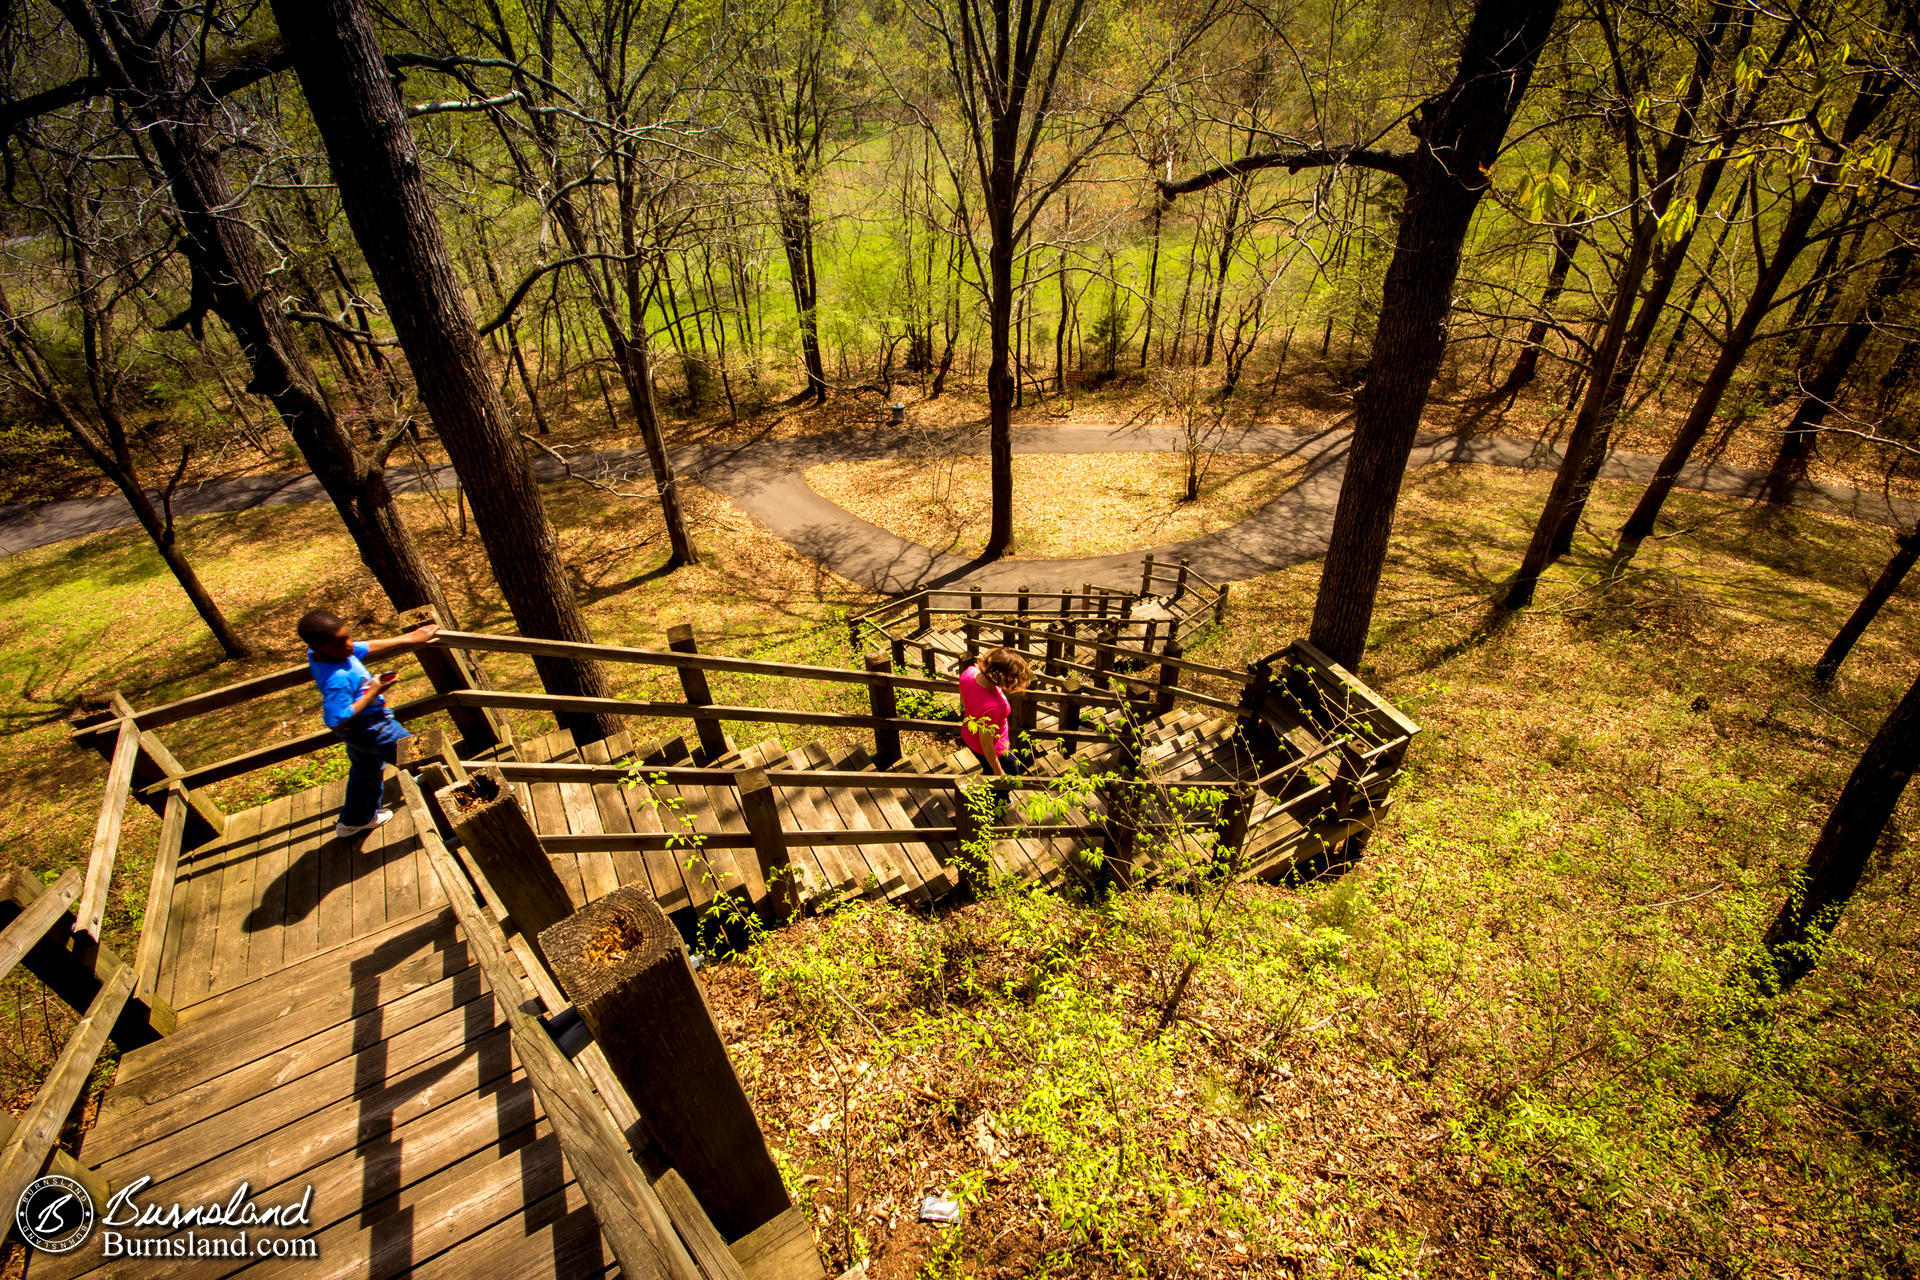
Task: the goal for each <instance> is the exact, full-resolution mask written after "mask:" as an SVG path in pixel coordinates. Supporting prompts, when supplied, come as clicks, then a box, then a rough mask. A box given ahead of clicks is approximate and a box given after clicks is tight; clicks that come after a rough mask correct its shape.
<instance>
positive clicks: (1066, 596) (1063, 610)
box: [1060, 590, 1073, 622]
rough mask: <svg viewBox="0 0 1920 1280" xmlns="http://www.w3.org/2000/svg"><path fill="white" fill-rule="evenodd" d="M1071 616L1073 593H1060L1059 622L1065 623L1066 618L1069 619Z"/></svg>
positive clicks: (1069, 591)
mask: <svg viewBox="0 0 1920 1280" xmlns="http://www.w3.org/2000/svg"><path fill="white" fill-rule="evenodd" d="M1072 616H1073V592H1072V591H1071V590H1068V591H1062V592H1061V593H1060V620H1061V621H1062V622H1065V621H1066V620H1067V619H1068V618H1071V617H1072Z"/></svg>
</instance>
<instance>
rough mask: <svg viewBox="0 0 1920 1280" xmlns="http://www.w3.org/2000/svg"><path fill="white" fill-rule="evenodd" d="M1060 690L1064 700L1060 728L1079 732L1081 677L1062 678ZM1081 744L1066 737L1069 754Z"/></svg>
mask: <svg viewBox="0 0 1920 1280" xmlns="http://www.w3.org/2000/svg"><path fill="white" fill-rule="evenodd" d="M1060 692H1061V694H1062V696H1063V701H1062V702H1061V703H1060V728H1061V729H1062V730H1064V731H1066V732H1068V733H1077V732H1079V730H1080V677H1079V676H1073V675H1070V676H1068V677H1067V678H1066V679H1064V680H1062V681H1061V682H1060ZM1079 746H1080V744H1079V743H1077V742H1075V741H1074V740H1073V739H1071V738H1068V739H1066V750H1067V754H1068V755H1072V754H1073V753H1074V752H1075V751H1077V750H1078V749H1079Z"/></svg>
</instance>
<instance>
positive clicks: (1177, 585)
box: [1173, 556, 1190, 600]
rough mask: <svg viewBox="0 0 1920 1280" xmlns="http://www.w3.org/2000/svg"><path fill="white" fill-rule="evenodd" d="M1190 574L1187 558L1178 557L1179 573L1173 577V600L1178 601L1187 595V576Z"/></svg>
mask: <svg viewBox="0 0 1920 1280" xmlns="http://www.w3.org/2000/svg"><path fill="white" fill-rule="evenodd" d="M1189 572H1190V570H1189V568H1188V565H1187V558H1186V557H1185V556H1181V557H1180V571H1179V572H1178V573H1176V574H1175V575H1174V577H1173V598H1174V599H1175V600H1179V599H1180V598H1181V597H1183V596H1185V595H1186V594H1187V574H1188V573H1189Z"/></svg>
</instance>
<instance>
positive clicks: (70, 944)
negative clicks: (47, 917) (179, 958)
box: [0, 871, 179, 1050]
mask: <svg viewBox="0 0 1920 1280" xmlns="http://www.w3.org/2000/svg"><path fill="white" fill-rule="evenodd" d="M47 892H48V891H47V890H46V889H45V888H44V887H42V886H41V884H40V882H39V881H38V880H36V879H34V878H33V876H31V875H30V874H28V873H26V872H24V871H10V872H8V873H7V874H6V875H4V876H0V929H4V928H5V927H6V926H7V925H9V924H12V923H13V921H14V920H16V919H18V918H19V917H20V916H21V915H22V914H23V913H24V912H26V911H27V910H28V909H29V908H31V907H32V906H33V905H34V903H36V902H38V901H39V900H40V898H41V896H42V895H43V894H45V893H47ZM20 962H21V963H22V964H24V965H26V967H27V971H28V972H29V973H31V974H33V976H34V977H36V978H38V979H40V981H42V982H44V983H46V984H47V988H48V989H49V990H50V991H52V992H53V993H54V994H55V995H57V996H59V997H60V998H61V999H62V1000H64V1001H66V1002H67V1004H68V1005H69V1006H70V1007H72V1008H73V1009H76V1010H86V1009H88V1008H91V1007H92V1006H93V1002H94V1001H95V1000H96V999H98V998H99V995H100V992H101V991H102V990H103V989H104V988H105V987H106V986H107V985H108V984H109V983H111V982H112V981H113V980H114V979H115V978H116V977H117V976H118V975H119V974H120V972H121V971H122V970H126V971H127V973H128V990H129V991H131V990H132V989H133V978H134V974H133V973H132V970H131V968H130V967H129V966H128V964H127V963H126V961H124V960H122V959H121V958H120V956H119V955H118V953H116V952H115V951H114V950H113V948H111V947H109V946H107V945H105V944H104V943H100V942H96V941H95V940H94V939H93V938H91V937H89V936H87V935H86V934H84V933H81V934H76V933H75V932H74V928H73V915H72V913H71V911H69V910H65V909H63V910H62V911H61V912H60V913H59V914H58V915H57V916H56V917H55V919H54V922H53V926H52V927H51V928H50V929H48V930H47V931H46V932H45V933H44V934H42V935H41V937H40V941H39V942H37V943H35V944H33V945H32V946H30V947H28V948H27V950H26V954H25V955H23V956H21V957H20ZM178 1023H179V1018H178V1017H177V1016H176V1015H175V1014H174V1011H173V1010H172V1008H170V1007H169V1006H168V1005H166V1004H165V1003H163V1002H161V1001H159V1000H155V999H140V1000H133V1001H129V1002H127V1003H126V1004H125V1006H124V1007H123V1008H122V1009H121V1010H120V1011H119V1015H118V1018H117V1020H116V1021H115V1022H114V1023H113V1026H112V1028H111V1030H110V1031H109V1033H108V1034H109V1035H110V1037H111V1038H112V1040H113V1042H114V1043H115V1044H117V1045H119V1046H120V1048H121V1049H122V1050H126V1049H137V1048H139V1047H140V1046H141V1045H143V1044H152V1043H153V1042H154V1041H155V1040H158V1039H159V1038H160V1037H162V1036H165V1035H171V1034H172V1033H173V1029H174V1027H175V1026H176V1025H178Z"/></svg>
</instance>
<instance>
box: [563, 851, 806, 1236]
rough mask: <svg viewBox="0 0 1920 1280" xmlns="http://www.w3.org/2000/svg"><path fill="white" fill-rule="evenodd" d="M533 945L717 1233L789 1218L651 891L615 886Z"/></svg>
mask: <svg viewBox="0 0 1920 1280" xmlns="http://www.w3.org/2000/svg"><path fill="white" fill-rule="evenodd" d="M540 945H541V950H542V951H543V952H544V953H545V955H546V957H547V961H548V963H549V964H550V965H551V966H552V968H553V976H554V978H555V980H556V981H558V982H559V984H560V989H561V990H562V991H563V992H564V993H565V994H566V997H567V999H568V1000H570V1001H572V1002H573V1007H574V1008H575V1009H577V1010H579V1012H580V1017H581V1019H582V1020H583V1021H584V1022H585V1023H586V1024H587V1027H588V1029H590V1030H591V1031H592V1032H593V1038H594V1040H595V1042H596V1043H597V1044H599V1046H600V1048H601V1050H602V1052H604V1053H605V1054H606V1057H607V1061H608V1063H610V1064H611V1065H612V1067H613V1073H614V1075H616V1076H617V1077H619V1080H620V1083H621V1084H622V1085H623V1086H625V1088H626V1092H627V1096H628V1097H629V1098H631V1099H632V1100H633V1104H634V1106H635V1108H636V1109H638V1111H639V1112H640V1115H641V1118H642V1119H644V1120H645V1121H646V1125H647V1129H648V1131H649V1132H651V1133H652V1134H653V1136H654V1138H655V1140H656V1141H658V1142H659V1144H660V1147H661V1149H662V1151H663V1152H664V1154H665V1156H666V1163H667V1164H668V1165H669V1166H671V1167H672V1168H674V1169H677V1170H678V1171H679V1173H680V1176H681V1177H683V1178H685V1179H686V1180H687V1185H688V1186H689V1187H690V1188H692V1190H693V1194H694V1197H695V1198H696V1199H698V1200H699V1201H700V1204H701V1207H703V1208H704V1209H705V1210H706V1211H707V1216H708V1217H709V1218H710V1219H712V1221H713V1225H714V1226H715V1227H716V1228H717V1229H718V1230H719V1232H720V1234H721V1236H722V1237H724V1238H725V1239H728V1240H738V1239H739V1238H741V1237H742V1236H744V1235H746V1234H747V1233H748V1232H750V1231H752V1230H753V1229H754V1228H756V1227H758V1226H760V1225H762V1224H763V1223H766V1222H769V1221H771V1220H772V1219H773V1218H775V1217H776V1216H778V1215H779V1214H781V1213H782V1212H784V1211H785V1210H786V1209H787V1208H788V1206H789V1204H790V1201H789V1200H788V1199H787V1191H786V1187H785V1186H783V1185H782V1184H781V1181H780V1171H779V1169H778V1168H776V1167H775V1165H774V1163H773V1156H772V1154H771V1153H769V1152H768V1150H767V1141H766V1138H765V1136H764V1135H762V1133H761V1132H760V1124H759V1121H758V1120H757V1119H755V1117H754V1114H753V1104H752V1103H751V1102H750V1101H749V1100H748V1098H747V1091H746V1089H745V1088H744V1087H743V1086H742V1085H741V1083H740V1076H739V1074H738V1073H737V1072H735V1070H734V1068H733V1061H732V1059H731V1058H729V1057H728V1056H727V1046H726V1043H725V1042H724V1041H723V1040H722V1039H721V1038H720V1028H719V1026H718V1025H717V1024H716V1023H715V1022H714V1018H713V1011H712V1010H711V1009H710V1008H708V1006H707V998H706V995H705V993H704V992H702V991H701V989H700V981H699V979H698V978H696V977H695V976H694V972H693V968H692V966H691V965H689V964H688V963H687V953H686V948H685V947H684V946H683V945H682V943H681V941H680V933H679V931H678V930H677V929H675V928H674V927H673V925H672V924H671V923H669V922H668V920H667V918H666V916H664V915H662V914H661V912H660V908H659V907H658V906H657V905H655V903H654V901H653V899H652V898H651V897H650V896H649V895H648V894H647V893H646V891H645V890H643V889H640V888H638V887H636V886H633V885H626V886H623V887H621V888H619V889H616V890H614V891H613V892H612V893H610V894H608V895H607V896H606V897H604V898H601V899H599V900H598V901H596V902H591V903H589V904H587V906H585V907H583V908H581V909H580V910H579V911H577V912H575V913H574V914H572V915H570V916H568V917H567V918H566V919H565V920H562V921H560V922H559V923H558V924H555V925H553V926H552V927H550V928H548V929H547V930H546V931H545V932H544V933H542V934H541V937H540Z"/></svg>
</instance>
